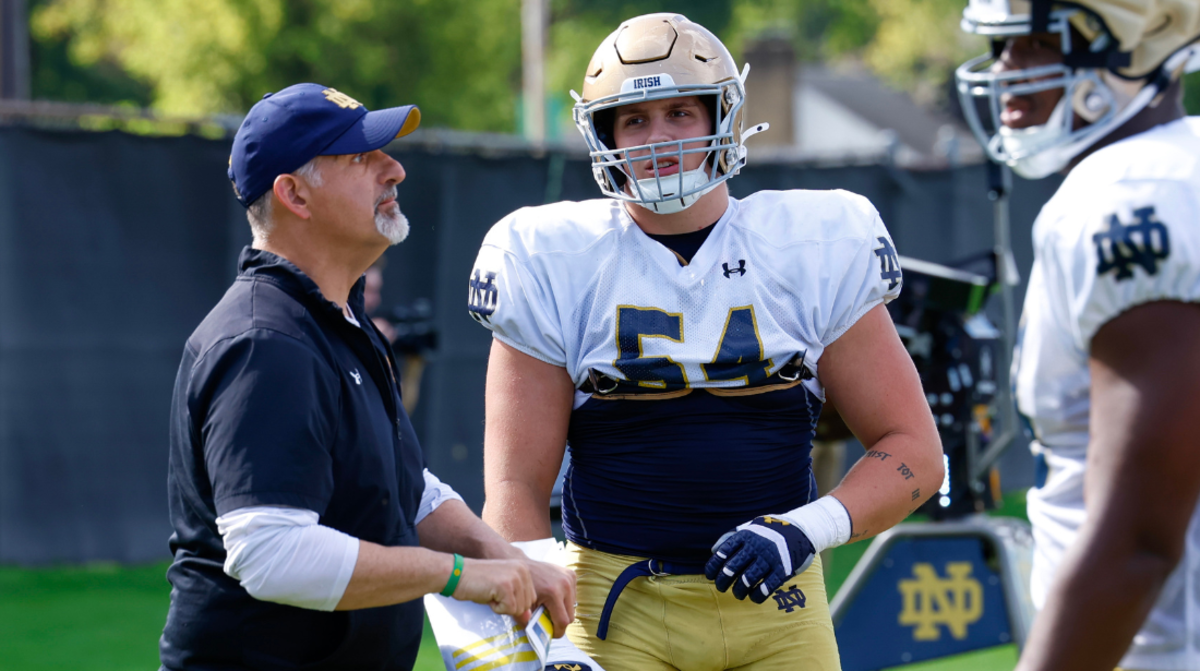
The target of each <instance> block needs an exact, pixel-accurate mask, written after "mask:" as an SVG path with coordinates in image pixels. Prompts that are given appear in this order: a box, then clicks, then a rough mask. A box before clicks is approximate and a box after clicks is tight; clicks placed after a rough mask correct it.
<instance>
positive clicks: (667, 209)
mask: <svg viewBox="0 0 1200 671" xmlns="http://www.w3.org/2000/svg"><path fill="white" fill-rule="evenodd" d="M680 177H681V176H680V175H668V176H666V177H658V178H657V179H656V178H654V177H648V178H646V179H639V180H637V187H636V189H638V190H639V191H640V193H641V197H642V200H647V201H658V202H648V203H639V202H637V201H634V202H635V203H637V204H638V205H641V206H642V207H644V208H646V209H647V210H650V211H651V212H656V213H658V214H675V213H676V212H682V211H684V210H686V209H688V208H689V207H691V206H692V205H693V204H694V203H695V202H696V201H697V200H700V196H703V195H704V194H706V193H708V192H709V191H712V190H713V189H714V188H716V186H717V183H716V182H714V183H713V184H710V185H709V186H708V188H706V189H701V190H699V191H696V192H695V193H691V194H688V195H686V196H684V197H682V198H674V197H673V196H674V195H675V194H677V193H687V192H688V191H691V190H693V189H698V188H699V187H700V186H701V185H702V184H704V183H705V182H707V181H708V170H706V169H705V167H704V166H703V165H701V166H700V167H699V168H696V169H695V170H688V171H687V172H685V173H683V175H682V182H683V183H682V185H681V184H680V181H681V180H680ZM660 186H661V190H660ZM681 187H682V188H681Z"/></svg>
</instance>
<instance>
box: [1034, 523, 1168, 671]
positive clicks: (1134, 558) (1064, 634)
mask: <svg viewBox="0 0 1200 671" xmlns="http://www.w3.org/2000/svg"><path fill="white" fill-rule="evenodd" d="M1114 531H1115V530H1114ZM1121 536H1122V534H1121V533H1120V532H1116V533H1109V532H1108V531H1104V532H1100V533H1087V532H1085V533H1084V534H1081V536H1080V538H1079V542H1078V543H1077V544H1076V546H1075V547H1074V548H1073V550H1072V551H1071V552H1070V554H1069V555H1068V557H1067V559H1066V560H1064V562H1063V565H1062V566H1061V567H1059V570H1058V572H1057V574H1056V579H1055V583H1054V588H1053V589H1052V590H1051V592H1050V596H1049V598H1048V599H1047V601H1046V605H1045V607H1044V608H1043V609H1042V611H1041V612H1040V613H1038V617H1037V618H1036V619H1035V620H1034V626H1033V630H1032V631H1031V632H1030V635H1029V641H1028V643H1027V645H1026V647H1025V651H1024V653H1023V654H1022V655H1021V660H1020V663H1019V664H1018V665H1017V669H1018V671H1052V670H1053V671H1075V670H1078V671H1089V670H1092V669H1112V668H1115V667H1116V666H1117V664H1118V663H1119V662H1120V660H1121V657H1122V656H1123V655H1124V654H1125V651H1126V650H1127V649H1128V648H1129V645H1130V643H1131V642H1132V641H1133V637H1134V635H1135V634H1136V633H1137V631H1138V629H1139V628H1140V627H1141V624H1142V621H1143V620H1144V619H1145V618H1146V615H1147V613H1149V612H1150V609H1151V608H1152V607H1153V606H1154V603H1155V601H1156V599H1157V598H1158V593H1159V591H1160V590H1161V589H1162V586H1163V584H1164V583H1165V582H1166V580H1167V577H1168V576H1169V575H1170V573H1171V570H1172V569H1173V568H1174V565H1175V561H1174V560H1173V559H1172V558H1171V557H1167V556H1164V555H1163V554H1161V553H1159V552H1155V551H1151V550H1149V549H1147V548H1139V547H1136V546H1135V545H1134V543H1133V542H1132V539H1123V538H1121ZM1126 541H1129V542H1126Z"/></svg>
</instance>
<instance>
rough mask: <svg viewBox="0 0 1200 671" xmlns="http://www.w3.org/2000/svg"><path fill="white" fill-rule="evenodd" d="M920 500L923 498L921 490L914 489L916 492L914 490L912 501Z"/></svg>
mask: <svg viewBox="0 0 1200 671" xmlns="http://www.w3.org/2000/svg"><path fill="white" fill-rule="evenodd" d="M919 498H921V490H920V489H914V490H913V495H912V500H913V501H916V500H917V499H919Z"/></svg>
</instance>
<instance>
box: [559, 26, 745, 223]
mask: <svg viewBox="0 0 1200 671" xmlns="http://www.w3.org/2000/svg"><path fill="white" fill-rule="evenodd" d="M749 70H750V67H749V66H746V69H745V70H744V71H743V72H742V74H741V75H739V74H738V71H737V68H736V67H735V66H734V63H733V57H732V56H730V55H729V50H727V49H726V48H725V45H723V44H721V41H720V40H718V39H717V37H716V36H715V35H713V34H712V33H711V32H709V31H708V30H707V29H705V28H704V26H701V25H699V24H697V23H693V22H692V21H689V20H688V19H687V17H685V16H683V15H680V14H646V15H644V16H638V17H635V18H632V19H629V20H628V21H625V22H624V23H622V24H621V25H620V26H619V27H618V28H617V29H616V30H615V31H613V33H612V34H611V35H609V36H608V37H607V38H605V39H604V41H603V42H601V43H600V47H599V48H598V49H596V53H595V55H593V56H592V61H591V63H589V64H588V67H587V72H586V73H585V75H586V76H585V77H584V80H583V95H579V94H578V93H576V92H574V91H571V96H572V97H574V98H575V108H574V110H573V115H574V118H575V125H576V126H578V127H579V132H580V133H583V138H584V140H585V141H586V142H587V146H588V150H589V152H590V153H591V157H592V174H593V176H594V177H595V178H596V183H597V184H599V185H600V190H601V191H603V192H604V194H605V195H606V196H610V197H612V198H617V199H620V200H624V201H629V202H633V203H637V204H638V205H641V206H643V207H645V208H647V209H649V210H652V211H654V212H658V213H660V214H671V213H674V212H679V211H681V210H683V209H686V208H687V207H690V206H691V205H692V204H693V203H695V202H696V201H697V200H699V198H700V197H701V196H703V195H704V194H706V193H708V192H709V191H711V190H712V189H713V188H714V187H716V185H717V184H720V183H721V182H723V181H725V180H727V179H729V178H730V177H732V176H734V175H736V174H737V173H738V171H739V170H741V168H742V166H744V165H745V164H746V148H745V147H744V146H742V142H743V141H744V140H745V138H748V137H750V136H751V135H753V134H754V133H758V132H760V131H762V130H766V128H767V124H761V125H759V126H757V127H755V128H754V129H752V131H751V132H748V133H746V134H745V135H744V136H743V134H742V106H743V105H744V104H745V100H746V88H745V85H744V82H745V78H746V73H747V72H749ZM681 96H703V97H702V98H701V99H702V100H707V101H711V102H712V104H711V105H710V106H709V110H710V111H711V112H712V113H713V120H714V126H713V132H712V134H710V135H705V136H701V137H697V138H688V139H686V140H680V141H673V142H657V143H653V144H647V145H640V146H637V147H625V148H623V149H617V148H616V147H614V146H613V135H612V119H613V112H612V110H613V108H614V107H617V106H619V105H628V104H630V103H635V102H642V101H647V100H660V99H663V98H677V97H681ZM706 96H711V98H705V97H706ZM696 141H706V142H707V145H706V146H704V147H699V148H694V149H685V148H684V143H685V142H686V143H692V142H696ZM639 151H640V152H647V153H648V155H646V156H640V157H639V159H638V160H641V161H655V159H659V158H663V157H673V158H675V159H676V160H677V162H678V164H679V165H683V155H684V154H695V153H705V154H709V155H710V157H711V158H714V159H715V160H708V161H706V162H705V163H704V164H703V165H701V166H700V167H699V168H697V169H695V170H689V171H686V172H685V171H683V170H682V169H681V170H680V171H679V172H678V173H676V175H669V176H667V177H662V176H660V175H659V174H658V167H657V166H658V164H657V161H655V162H654V163H653V164H652V165H654V177H651V178H647V179H642V180H637V179H633V175H634V171H633V163H634V161H632V160H631V159H630V158H628V155H629V153H631V152H639ZM626 184H628V185H629V190H628V191H626V190H625V186H626Z"/></svg>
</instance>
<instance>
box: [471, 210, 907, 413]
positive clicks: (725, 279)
mask: <svg viewBox="0 0 1200 671" xmlns="http://www.w3.org/2000/svg"><path fill="white" fill-rule="evenodd" d="M900 285H901V274H900V267H899V265H898V263H897V260H896V253H895V249H894V247H893V246H892V241H891V238H890V237H889V236H888V232H887V230H886V229H885V227H884V225H883V223H882V222H881V221H880V219H879V215H878V214H877V213H876V211H875V209H874V207H872V206H871V204H870V203H869V202H868V201H867V200H866V199H865V198H862V197H861V196H856V195H853V194H850V193H847V192H844V191H765V192H760V193H757V194H755V195H752V196H750V197H748V198H746V199H744V200H737V199H733V198H731V199H730V202H729V208H728V209H727V210H726V211H725V214H724V215H723V216H722V217H721V219H720V220H719V221H718V222H717V223H716V225H715V226H714V227H713V230H712V232H711V233H710V234H709V237H708V238H707V240H705V242H704V244H703V245H702V246H701V247H700V249H699V251H698V252H696V254H695V256H694V257H693V258H692V260H691V262H690V263H687V264H682V263H681V259H680V258H679V257H678V256H676V255H675V253H674V252H672V251H671V250H669V249H668V248H667V247H665V246H663V245H662V244H660V243H658V242H656V241H655V240H653V239H652V238H650V237H649V236H647V235H646V234H645V233H643V232H642V230H641V229H640V228H639V227H638V226H637V224H635V223H634V222H633V220H632V219H631V218H630V217H629V214H628V213H627V212H626V211H625V208H624V207H623V206H622V205H621V204H620V203H619V202H617V201H615V200H589V201H584V202H564V203H557V204H553V205H545V206H541V207H531V208H524V209H521V210H518V211H516V212H514V213H512V214H511V215H509V216H508V217H506V218H505V219H503V220H501V221H500V222H499V223H497V224H496V225H495V226H494V227H493V228H492V230H491V231H490V232H489V233H488V235H487V237H486V238H485V239H484V242H483V246H482V248H481V249H480V252H479V257H478V259H477V261H476V263H475V268H474V270H473V271H472V276H471V281H470V286H471V289H470V310H471V312H472V316H474V317H475V318H476V319H477V320H478V321H480V322H481V323H482V324H484V325H485V326H487V327H488V328H489V329H491V330H492V332H493V333H494V335H495V337H496V338H498V339H499V340H501V341H502V342H504V343H506V344H508V345H510V346H512V347H514V348H516V349H518V350H520V351H521V352H524V353H526V354H528V355H530V356H532V357H535V358H537V359H540V360H542V361H545V362H548V363H551V364H554V365H556V366H563V367H565V368H566V370H567V371H568V373H569V374H570V376H571V379H572V380H574V382H575V384H576V386H577V387H578V386H579V385H581V384H582V383H583V382H584V381H585V380H586V379H588V374H589V370H591V369H595V370H596V371H598V372H600V373H603V374H606V375H609V376H612V377H614V378H617V379H621V380H628V381H631V382H636V383H638V384H639V385H641V386H645V387H650V388H657V389H678V388H684V387H739V386H745V385H747V384H753V383H754V382H755V381H757V380H761V379H763V378H765V377H767V376H768V375H770V374H772V373H774V372H776V371H778V370H779V369H780V368H781V367H783V366H784V365H785V364H787V363H788V362H789V361H790V360H791V359H792V358H793V357H794V356H795V355H797V354H800V353H804V355H805V356H804V364H805V366H806V367H807V368H808V369H809V370H810V371H811V372H812V373H813V374H814V375H815V374H816V372H817V366H818V362H819V360H820V358H821V354H822V353H823V352H824V349H825V347H826V346H827V345H828V344H829V343H831V342H833V341H834V340H835V339H837V338H838V336H840V335H841V334H842V333H844V332H845V331H846V329H848V328H850V327H851V326H852V325H853V324H854V323H855V322H856V321H857V320H858V319H859V318H860V317H861V316H862V315H863V314H865V313H866V312H867V311H868V310H870V309H871V308H873V307H875V306H876V305H879V304H881V303H884V302H886V301H889V300H891V299H893V298H895V297H896V296H897V295H899V292H900ZM805 384H806V385H808V386H809V388H810V389H811V390H812V391H813V393H815V394H817V395H818V396H819V397H821V398H824V394H823V391H822V390H821V388H820V385H819V384H818V383H817V381H816V379H815V378H814V379H811V380H808V381H806V382H805ZM580 397H582V398H580ZM586 398H587V397H586V396H584V395H583V394H582V393H580V394H577V400H576V406H578V405H579V404H580V403H582V402H583V401H585V400H586Z"/></svg>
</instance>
